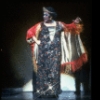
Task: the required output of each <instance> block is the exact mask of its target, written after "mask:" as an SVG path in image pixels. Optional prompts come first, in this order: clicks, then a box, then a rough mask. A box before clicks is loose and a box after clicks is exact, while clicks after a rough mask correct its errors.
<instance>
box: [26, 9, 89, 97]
mask: <svg viewBox="0 0 100 100" xmlns="http://www.w3.org/2000/svg"><path fill="white" fill-rule="evenodd" d="M56 17H57V13H56V12H55V10H54V9H53V8H52V7H43V21H41V22H39V23H37V24H35V25H34V26H32V27H31V28H29V29H28V31H27V35H26V41H27V42H28V43H29V44H30V46H31V49H32V57H33V65H34V71H35V73H36V87H35V92H36V93H37V94H38V95H40V96H46V97H52V96H58V94H59V93H60V73H61V72H65V70H66V72H69V71H72V72H74V71H76V70H78V69H80V67H81V66H82V64H83V63H85V62H87V52H86V51H85V48H84V46H83V44H82V42H81V39H80V36H79V33H80V32H81V31H82V26H81V24H79V22H80V20H81V19H80V18H79V17H78V18H76V19H75V20H74V21H73V22H72V23H71V24H66V23H64V22H61V21H56V20H55V18H56ZM75 45H77V47H75Z"/></svg>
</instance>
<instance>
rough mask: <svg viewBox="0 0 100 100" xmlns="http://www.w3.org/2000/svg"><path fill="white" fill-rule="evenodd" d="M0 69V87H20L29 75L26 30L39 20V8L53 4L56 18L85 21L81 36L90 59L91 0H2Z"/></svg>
mask: <svg viewBox="0 0 100 100" xmlns="http://www.w3.org/2000/svg"><path fill="white" fill-rule="evenodd" d="M1 5H2V8H1V32H0V41H1V42H0V43H1V45H0V54H1V61H0V63H1V64H0V66H1V67H0V68H1V80H0V82H1V84H2V85H1V87H2V88H13V87H14V88H17V87H22V86H23V85H24V84H26V83H27V82H28V81H29V80H30V79H31V78H32V70H33V69H32V67H33V66H32V61H31V52H30V51H31V49H30V46H29V45H28V44H27V43H26V32H27V30H28V29H29V28H30V27H31V26H32V25H34V24H36V23H37V22H39V21H42V7H43V6H52V7H54V8H55V10H56V11H57V13H58V17H57V20H60V21H63V22H65V23H71V22H72V20H73V19H75V18H76V17H77V16H79V17H81V18H82V20H83V23H84V31H83V33H81V38H82V41H83V43H84V45H85V46H86V49H87V51H88V53H89V58H91V34H92V30H91V29H92V3H91V2H89V1H87V2H81V1H80V2H79V1H78V2H67V1H66V2H62V1H61V2H49V1H48V2H42V1H41V2H24V1H23V2H20V3H18V2H15V3H13V2H7V1H6V2H4V3H1Z"/></svg>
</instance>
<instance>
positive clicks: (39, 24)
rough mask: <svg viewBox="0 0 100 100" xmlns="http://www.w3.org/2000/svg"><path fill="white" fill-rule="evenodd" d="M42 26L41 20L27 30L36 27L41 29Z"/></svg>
mask: <svg viewBox="0 0 100 100" xmlns="http://www.w3.org/2000/svg"><path fill="white" fill-rule="evenodd" d="M40 27H41V22H39V23H36V24H34V25H33V26H31V27H30V28H29V29H28V30H27V31H33V30H35V29H39V28H40Z"/></svg>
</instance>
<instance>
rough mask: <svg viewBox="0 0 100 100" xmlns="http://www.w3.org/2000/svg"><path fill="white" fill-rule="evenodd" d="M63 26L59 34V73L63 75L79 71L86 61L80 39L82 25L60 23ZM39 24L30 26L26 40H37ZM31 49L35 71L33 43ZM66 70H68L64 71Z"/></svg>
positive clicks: (35, 46) (35, 56) (36, 51)
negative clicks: (32, 38)
mask: <svg viewBox="0 0 100 100" xmlns="http://www.w3.org/2000/svg"><path fill="white" fill-rule="evenodd" d="M60 23H61V24H63V25H64V29H63V31H61V32H60V34H61V61H60V62H61V69H60V70H61V72H63V73H65V71H67V72H69V71H72V72H75V71H76V70H78V69H80V68H81V67H82V65H83V64H84V63H86V62H87V61H88V55H87V51H86V50H85V47H84V45H83V43H82V40H81V38H80V33H81V32H82V25H80V24H77V25H76V24H74V23H71V24H66V23H64V22H60ZM41 29H42V28H41V22H39V23H37V24H36V25H34V26H32V27H31V28H30V29H29V30H28V31H27V35H26V40H27V39H29V38H31V37H32V36H36V38H38V35H39V32H40V31H41ZM30 46H31V49H32V56H33V64H34V66H35V67H34V68H35V71H37V64H36V62H37V61H38V59H37V54H38V46H37V44H36V43H35V42H34V43H33V44H30ZM66 69H68V70H66Z"/></svg>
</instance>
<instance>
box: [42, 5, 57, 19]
mask: <svg viewBox="0 0 100 100" xmlns="http://www.w3.org/2000/svg"><path fill="white" fill-rule="evenodd" d="M43 11H44V12H48V13H50V15H51V16H53V18H56V17H57V13H56V11H55V10H54V8H52V7H43Z"/></svg>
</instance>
